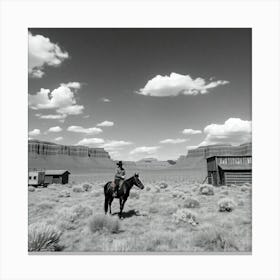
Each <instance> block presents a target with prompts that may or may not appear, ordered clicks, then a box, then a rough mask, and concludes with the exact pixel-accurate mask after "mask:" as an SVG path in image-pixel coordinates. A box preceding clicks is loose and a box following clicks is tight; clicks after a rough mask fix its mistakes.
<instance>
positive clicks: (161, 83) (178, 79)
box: [137, 73, 229, 97]
mask: <svg viewBox="0 0 280 280" xmlns="http://www.w3.org/2000/svg"><path fill="white" fill-rule="evenodd" d="M228 83H229V82H228V81H222V80H218V81H210V82H207V81H206V80H205V79H203V78H196V79H192V78H191V76H189V75H181V74H177V73H171V74H170V76H161V75H157V76H155V77H154V78H152V79H151V80H149V81H148V82H147V83H146V85H145V86H144V88H141V89H140V90H139V91H138V92H137V93H138V94H142V95H149V96H156V97H164V96H177V95H180V94H181V95H197V94H205V93H208V92H209V90H210V89H213V88H215V87H217V86H220V85H225V84H228Z"/></svg>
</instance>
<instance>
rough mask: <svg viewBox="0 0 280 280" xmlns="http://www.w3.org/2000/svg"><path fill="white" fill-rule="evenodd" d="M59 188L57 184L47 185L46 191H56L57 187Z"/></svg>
mask: <svg viewBox="0 0 280 280" xmlns="http://www.w3.org/2000/svg"><path fill="white" fill-rule="evenodd" d="M59 186H60V185H59V184H50V185H48V189H49V190H53V191H56V190H57V187H59Z"/></svg>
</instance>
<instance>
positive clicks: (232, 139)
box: [199, 118, 252, 146]
mask: <svg viewBox="0 0 280 280" xmlns="http://www.w3.org/2000/svg"><path fill="white" fill-rule="evenodd" d="M204 133H205V134H206V137H205V139H204V141H203V142H202V143H200V145H199V146H205V145H212V144H231V145H239V144H242V143H245V142H249V141H251V139H252V122H251V121H246V120H242V119H240V118H229V119H228V120H226V121H225V123H224V124H210V125H208V126H206V127H205V128H204Z"/></svg>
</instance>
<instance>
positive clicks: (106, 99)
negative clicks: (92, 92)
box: [101, 97, 111, 103]
mask: <svg viewBox="0 0 280 280" xmlns="http://www.w3.org/2000/svg"><path fill="white" fill-rule="evenodd" d="M101 100H102V101H103V102H105V103H106V102H111V100H110V99H109V98H105V97H103V98H101Z"/></svg>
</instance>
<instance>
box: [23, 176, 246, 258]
mask: <svg viewBox="0 0 280 280" xmlns="http://www.w3.org/2000/svg"><path fill="white" fill-rule="evenodd" d="M111 176H112V175H111V174H108V173H103V174H91V175H77V176H75V175H74V176H71V180H70V181H71V182H70V183H69V184H68V185H49V186H48V187H47V188H36V189H32V188H29V196H28V197H29V199H28V200H29V201H28V203H29V205H28V207H29V212H28V214H29V220H28V223H29V228H30V231H29V251H38V250H41V251H63V252H93V253H94V252H105V253H110V252H120V253H122V252H150V253H153V252H166V253H167V252H169V253H170V252H183V253H193V252H234V253H236V252H251V226H252V225H251V186H250V185H244V186H235V185H232V186H222V187H214V188H213V191H214V194H211V189H212V187H211V186H210V187H209V188H208V186H207V185H206V191H205V188H203V185H202V184H201V182H202V180H203V179H202V177H203V176H202V175H201V174H199V173H196V172H194V173H193V176H192V178H191V177H190V175H189V174H186V172H182V171H177V172H176V171H172V172H171V173H170V174H167V173H166V172H163V171H161V172H160V171H155V172H152V171H150V172H145V173H143V174H141V173H140V180H141V181H142V182H143V184H144V185H145V188H144V190H139V189H137V188H136V187H133V188H132V191H131V195H130V197H129V198H128V201H127V203H126V205H125V207H124V219H122V220H120V219H118V215H117V213H118V211H119V203H118V200H114V201H113V209H112V210H113V215H112V216H106V217H105V216H104V214H103V213H104V211H103V203H104V195H103V185H104V183H105V182H106V181H108V180H109V179H110V177H111ZM190 178H191V179H190ZM207 190H208V191H209V190H210V192H208V193H207ZM224 202H225V203H226V207H224V205H223V203H224ZM228 205H229V207H227V206H228ZM220 210H228V211H223V212H221V211H220ZM50 229H51V230H53V231H54V233H57V239H56V240H55V244H56V246H53V247H52V246H46V247H45V248H44V249H42V248H41V247H40V246H39V247H40V248H41V249H40V248H39V247H38V244H37V243H38V242H39V241H38V239H39V240H41V241H40V242H42V239H44V238H46V239H47V238H50V237H45V235H46V233H45V231H48V230H50ZM38 236H39V237H38ZM40 238H41V239H40ZM52 238H53V239H52V240H54V237H52ZM50 243H51V242H49V244H50ZM30 244H31V245H32V246H31V245H30ZM31 247H32V248H31ZM38 248H39V249H38Z"/></svg>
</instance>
